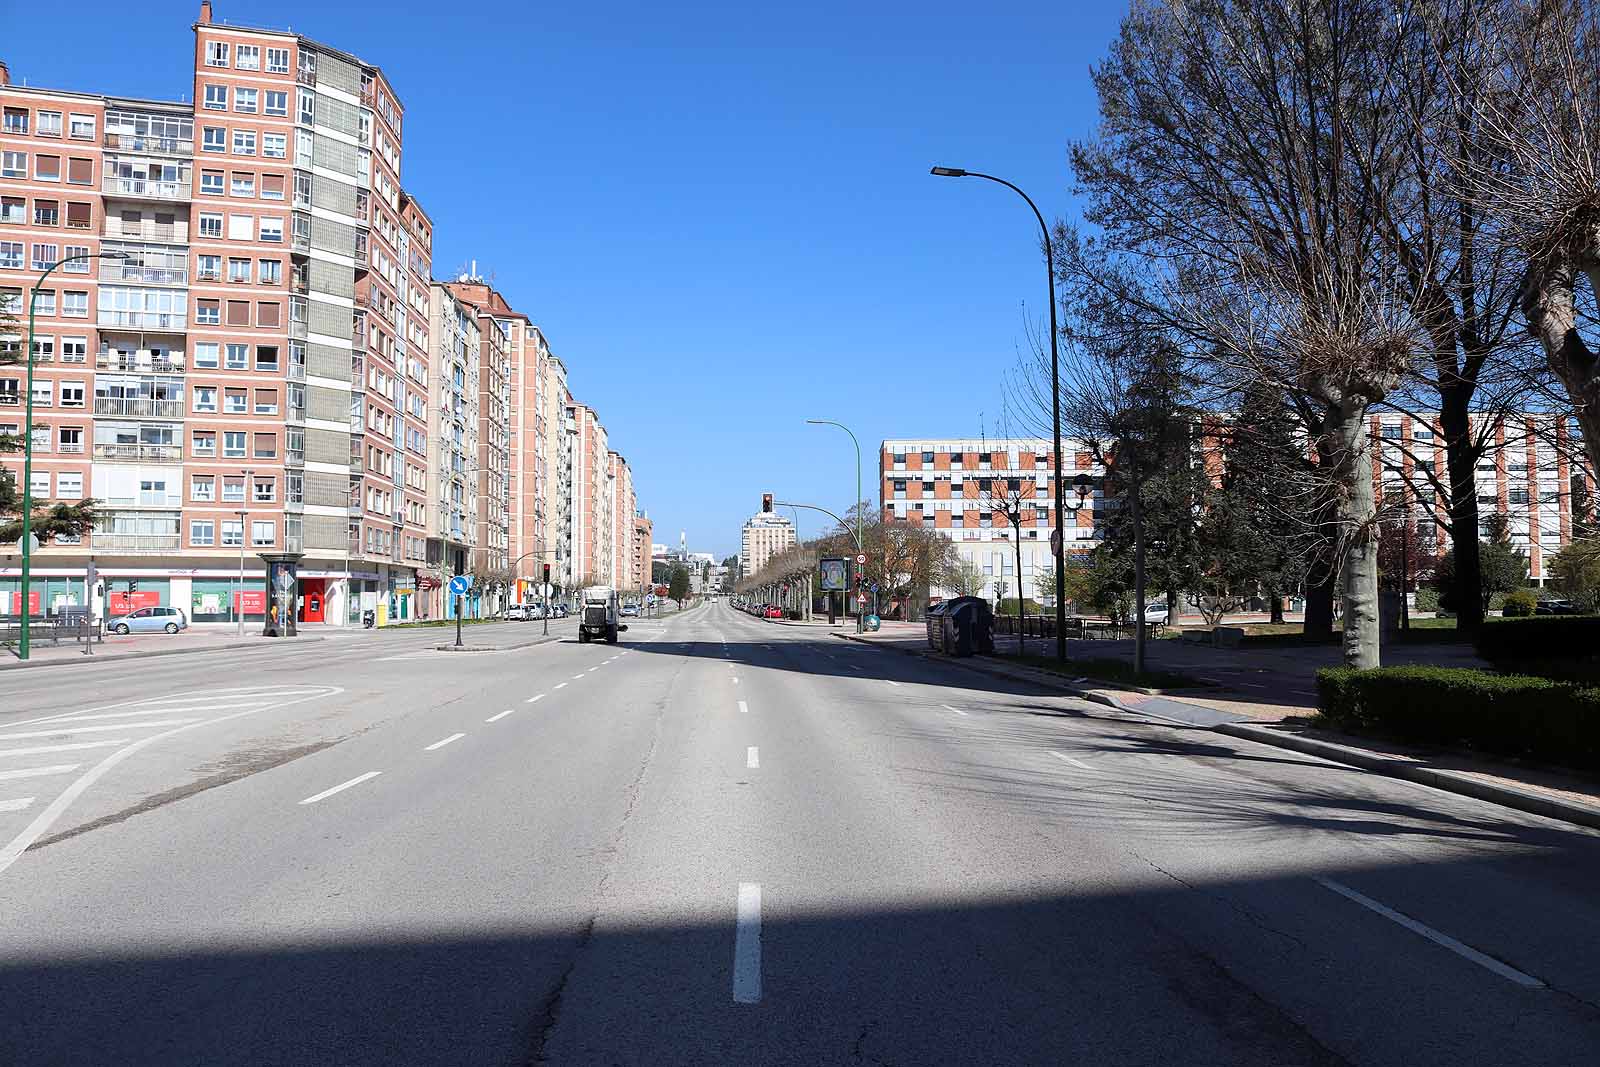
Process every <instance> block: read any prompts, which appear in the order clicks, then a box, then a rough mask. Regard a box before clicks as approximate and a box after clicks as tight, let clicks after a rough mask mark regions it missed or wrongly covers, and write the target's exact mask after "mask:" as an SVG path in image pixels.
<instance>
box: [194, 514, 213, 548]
mask: <svg viewBox="0 0 1600 1067" xmlns="http://www.w3.org/2000/svg"><path fill="white" fill-rule="evenodd" d="M216 539H217V524H216V521H215V520H213V519H190V520H189V543H190V544H191V545H195V546H197V547H199V548H209V547H211V546H212V545H214V544H216V543H217V540H216Z"/></svg>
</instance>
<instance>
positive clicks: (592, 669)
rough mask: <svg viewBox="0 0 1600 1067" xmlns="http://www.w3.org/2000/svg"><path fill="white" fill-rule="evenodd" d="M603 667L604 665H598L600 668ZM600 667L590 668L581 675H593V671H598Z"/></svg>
mask: <svg viewBox="0 0 1600 1067" xmlns="http://www.w3.org/2000/svg"><path fill="white" fill-rule="evenodd" d="M604 666H605V664H604V663H602V664H600V667H604ZM600 667H590V668H589V669H588V670H586V671H584V672H583V673H584V674H593V673H594V672H595V671H597V670H599V669H600Z"/></svg>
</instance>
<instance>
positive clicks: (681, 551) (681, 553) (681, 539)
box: [678, 530, 689, 559]
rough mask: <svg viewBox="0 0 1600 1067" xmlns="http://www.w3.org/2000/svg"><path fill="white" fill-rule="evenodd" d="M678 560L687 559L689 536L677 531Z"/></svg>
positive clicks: (685, 532) (682, 531)
mask: <svg viewBox="0 0 1600 1067" xmlns="http://www.w3.org/2000/svg"><path fill="white" fill-rule="evenodd" d="M678 558H679V559H688V558H689V534H688V532H687V531H684V530H679V531H678Z"/></svg>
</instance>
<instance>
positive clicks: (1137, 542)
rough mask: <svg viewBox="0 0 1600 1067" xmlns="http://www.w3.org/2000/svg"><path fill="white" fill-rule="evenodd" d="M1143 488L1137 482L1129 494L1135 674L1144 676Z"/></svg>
mask: <svg viewBox="0 0 1600 1067" xmlns="http://www.w3.org/2000/svg"><path fill="white" fill-rule="evenodd" d="M1141 489H1142V486H1141V485H1140V484H1138V483H1137V482H1136V483H1135V484H1134V485H1133V486H1132V491H1131V492H1130V493H1129V494H1128V503H1129V505H1130V506H1131V507H1132V508H1133V673H1134V676H1135V677H1138V676H1140V675H1142V674H1144V509H1143V508H1141V507H1140V506H1139V494H1140V491H1141Z"/></svg>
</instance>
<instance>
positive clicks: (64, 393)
mask: <svg viewBox="0 0 1600 1067" xmlns="http://www.w3.org/2000/svg"><path fill="white" fill-rule="evenodd" d="M83 398H84V384H83V383H82V382H62V383H61V406H62V407H64V408H81V407H83V404H84V399H83Z"/></svg>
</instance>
